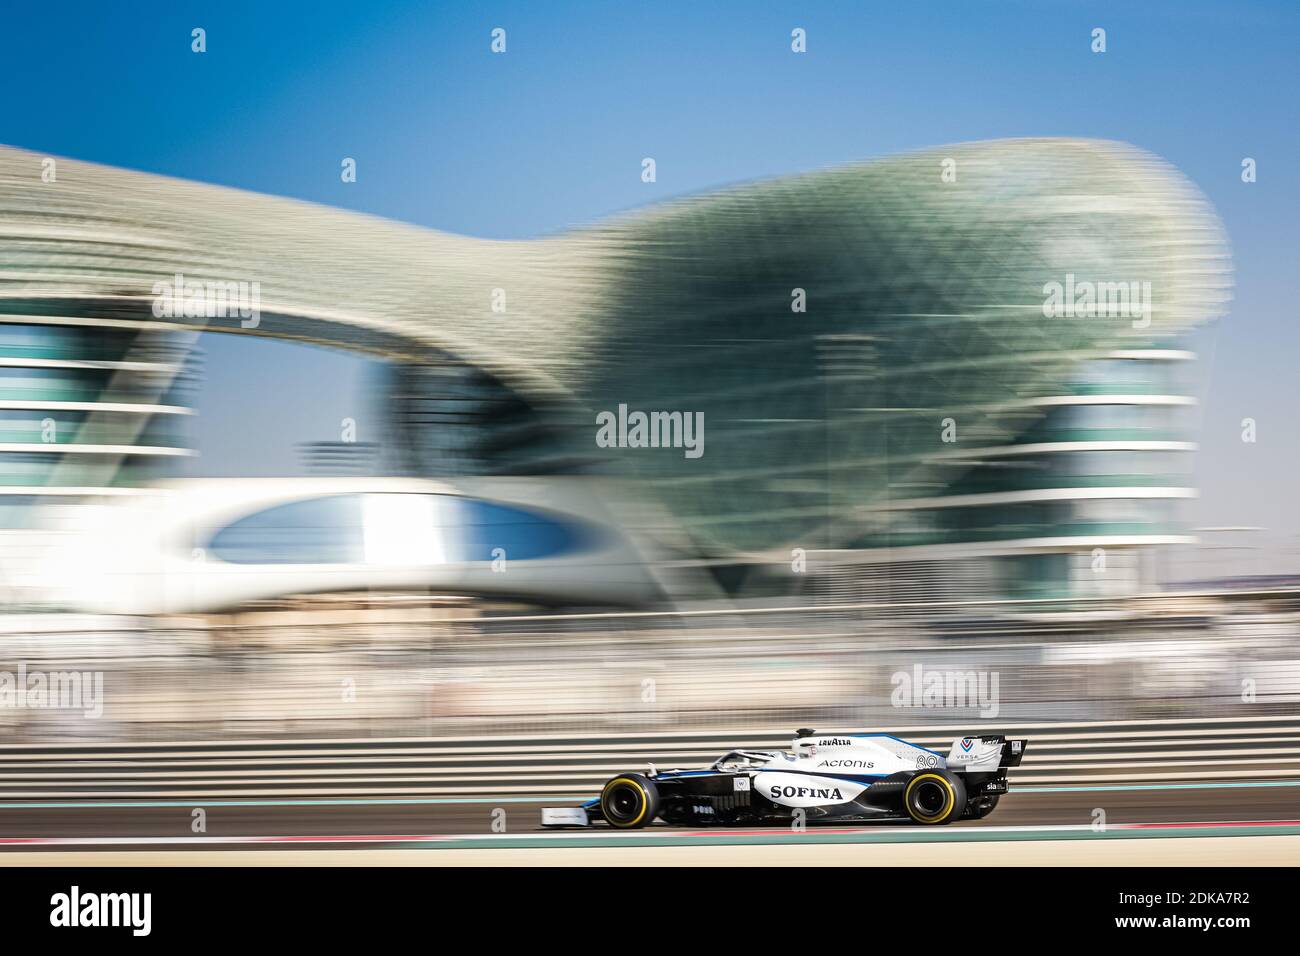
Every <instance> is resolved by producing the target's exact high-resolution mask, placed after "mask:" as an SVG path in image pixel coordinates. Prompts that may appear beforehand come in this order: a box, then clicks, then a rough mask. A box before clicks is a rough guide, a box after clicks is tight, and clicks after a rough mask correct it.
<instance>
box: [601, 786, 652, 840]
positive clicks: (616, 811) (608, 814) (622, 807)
mask: <svg viewBox="0 0 1300 956" xmlns="http://www.w3.org/2000/svg"><path fill="white" fill-rule="evenodd" d="M600 812H601V815H602V816H604V818H605V822H607V823H608V824H609V825H610V826H612V827H614V828H616V829H619V830H639V829H640V828H641V827H644V826H648V825H649V824H650V823H652V822H653V821H654V818H655V817H656V816H657V815H658V814H659V789H658V788H657V787H656V786H655V784H654V781H653V780H651V779H649V778H648V777H645V776H642V775H641V774H639V773H623V774H619V775H618V776H617V777H615V778H614V779H613V780H611V781H609V783H607V784H605V786H604V788H603V789H602V790H601V791H600Z"/></svg>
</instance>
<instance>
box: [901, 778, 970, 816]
mask: <svg viewBox="0 0 1300 956" xmlns="http://www.w3.org/2000/svg"><path fill="white" fill-rule="evenodd" d="M903 809H904V810H905V811H906V812H907V815H908V816H909V817H911V818H912V821H913V822H914V823H920V824H922V825H923V826H943V825H945V824H948V823H951V822H952V821H953V820H956V819H957V818H958V817H960V816H961V815H962V814H963V813H964V812H965V810H966V786H965V784H963V783H962V782H961V778H960V777H958V776H957V775H956V774H955V773H952V772H951V771H949V770H937V769H936V770H921V771H919V772H917V773H916V774H913V776H912V779H911V780H909V781H907V786H906V787H905V788H903Z"/></svg>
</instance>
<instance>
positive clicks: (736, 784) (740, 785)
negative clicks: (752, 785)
mask: <svg viewBox="0 0 1300 956" xmlns="http://www.w3.org/2000/svg"><path fill="white" fill-rule="evenodd" d="M731 786H732V790H733V791H735V792H739V791H742V790H743V791H748V790H749V778H748V777H735V778H733V779H732V781H731Z"/></svg>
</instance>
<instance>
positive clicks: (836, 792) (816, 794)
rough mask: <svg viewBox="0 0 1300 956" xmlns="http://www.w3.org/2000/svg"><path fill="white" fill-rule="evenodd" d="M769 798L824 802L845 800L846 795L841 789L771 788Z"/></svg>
mask: <svg viewBox="0 0 1300 956" xmlns="http://www.w3.org/2000/svg"><path fill="white" fill-rule="evenodd" d="M770 789H771V791H772V792H771V793H770V794H769V796H770V797H771V798H772V799H773V800H776V799H779V798H781V797H786V798H789V797H812V798H813V799H823V800H843V799H844V795H843V794H842V793H840V788H839V787H781V786H774V787H771V788H770Z"/></svg>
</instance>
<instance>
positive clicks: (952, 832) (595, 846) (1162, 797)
mask: <svg viewBox="0 0 1300 956" xmlns="http://www.w3.org/2000/svg"><path fill="white" fill-rule="evenodd" d="M580 799H582V796H581V795H574V796H573V797H572V799H570V800H566V799H565V798H563V797H547V798H544V799H542V800H538V799H536V798H507V799H498V800H491V799H464V798H460V799H457V798H433V799H388V800H384V799H373V800H372V799H364V798H362V799H348V800H211V801H201V800H199V801H164V800H139V801H131V800H120V801H65V802H47V803H41V802H30V803H13V802H0V866H3V865H13V864H19V865H45V864H49V865H55V864H58V865H63V864H68V863H72V862H75V863H76V864H78V865H94V864H97V863H102V864H113V865H122V864H130V865H149V864H168V863H182V862H184V863H207V864H212V865H230V864H235V863H243V864H248V863H256V864H272V865H276V864H286V865H289V864H303V863H309V864H335V863H338V864H344V865H347V864H355V865H367V864H382V865H404V864H417V865H511V866H517V865H531V864H544V865H550V864H561V865H586V864H596V865H618V864H632V865H673V864H678V865H681V864H686V863H692V864H695V863H698V864H700V865H709V864H717V865H728V864H732V863H745V862H765V863H771V862H778V863H783V864H785V865H799V864H827V865H837V864H847V865H852V864H868V865H880V864H884V863H888V864H889V865H906V864H918V865H946V864H950V863H958V862H960V863H965V864H974V865H1001V864H1032V865H1052V864H1063V865H1180V864H1185V865H1191V864H1197V865H1204V864H1206V863H1213V864H1222V865H1295V864H1296V863H1300V780H1286V781H1267V782H1264V781H1251V782H1243V783H1237V784H1234V783H1216V784H1192V785H1183V786H1181V787H1170V786H1167V785H1166V786H1150V787H1147V786H1141V785H1132V786H1094V787H1086V786H1084V787H1025V788H1023V789H1020V790H1017V791H1015V792H1013V793H1012V794H1010V795H1008V796H1007V797H1005V798H1004V799H1003V802H1002V804H1001V805H1000V806H999V807H998V810H997V811H996V812H995V813H994V814H993V815H992V816H991V817H989V818H988V819H986V820H983V821H963V822H961V823H958V824H954V825H953V826H949V827H916V826H912V825H909V824H906V823H899V822H882V823H877V824H870V825H863V826H856V827H845V826H825V825H809V826H808V827H806V828H805V829H803V830H795V829H790V828H785V827H757V828H754V827H751V828H743V829H727V828H721V827H719V828H708V829H685V828H683V829H677V828H670V827H666V826H653V827H648V828H646V829H644V830H637V831H631V832H615V831H611V830H610V829H608V828H607V827H603V826H595V827H592V828H590V829H582V830H550V831H546V830H542V829H541V827H540V824H539V819H540V808H541V807H542V806H543V805H555V804H560V805H563V804H565V803H572V802H575V801H577V800H580ZM196 811H201V813H196ZM196 820H201V827H202V830H201V832H195V825H196V824H195V821H196Z"/></svg>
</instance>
